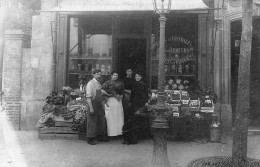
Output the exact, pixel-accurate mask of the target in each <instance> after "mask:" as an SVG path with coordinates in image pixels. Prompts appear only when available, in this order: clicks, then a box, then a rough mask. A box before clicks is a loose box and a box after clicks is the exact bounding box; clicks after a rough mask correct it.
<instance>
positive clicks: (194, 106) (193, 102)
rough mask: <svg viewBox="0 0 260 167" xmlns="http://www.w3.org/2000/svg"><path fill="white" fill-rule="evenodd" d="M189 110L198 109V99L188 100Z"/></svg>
mask: <svg viewBox="0 0 260 167" xmlns="http://www.w3.org/2000/svg"><path fill="white" fill-rule="evenodd" d="M189 105H190V110H191V111H200V101H199V100H190V102H189Z"/></svg>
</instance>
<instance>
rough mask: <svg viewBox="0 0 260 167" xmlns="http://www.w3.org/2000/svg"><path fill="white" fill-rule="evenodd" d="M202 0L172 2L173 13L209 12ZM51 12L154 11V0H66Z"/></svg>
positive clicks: (177, 0)
mask: <svg viewBox="0 0 260 167" xmlns="http://www.w3.org/2000/svg"><path fill="white" fill-rule="evenodd" d="M207 9H208V6H206V5H205V4H204V2H203V1H202V0H172V7H171V10H172V11H187V10H189V11H196V10H204V11H205V10H207ZM46 11H49V12H95V11H104V12H110V11H111V12H115V11H120V12H123V11H154V7H153V1H152V0H64V1H63V2H62V3H61V4H60V5H58V6H57V7H55V8H53V9H50V10H46Z"/></svg>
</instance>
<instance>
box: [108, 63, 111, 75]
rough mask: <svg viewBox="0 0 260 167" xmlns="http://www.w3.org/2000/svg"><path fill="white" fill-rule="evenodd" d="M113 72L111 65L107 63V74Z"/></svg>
mask: <svg viewBox="0 0 260 167" xmlns="http://www.w3.org/2000/svg"><path fill="white" fill-rule="evenodd" d="M110 73H111V65H107V74H110Z"/></svg>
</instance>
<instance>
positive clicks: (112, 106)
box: [102, 71, 125, 137]
mask: <svg viewBox="0 0 260 167" xmlns="http://www.w3.org/2000/svg"><path fill="white" fill-rule="evenodd" d="M124 91H125V88H124V84H123V82H120V81H118V72H116V71H113V72H112V73H111V78H110V79H109V80H108V81H106V82H105V83H104V84H103V85H102V93H103V95H104V96H107V97H108V99H107V105H105V113H106V121H107V135H108V136H110V137H112V136H119V135H122V127H123V124H124V111H123V105H122V99H123V97H124Z"/></svg>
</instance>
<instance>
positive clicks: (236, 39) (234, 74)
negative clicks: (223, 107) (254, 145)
mask: <svg viewBox="0 0 260 167" xmlns="http://www.w3.org/2000/svg"><path fill="white" fill-rule="evenodd" d="M259 25H260V19H253V37H252V53H251V64H250V65H251V68H250V110H249V118H250V120H251V121H250V126H257V127H260V102H259V100H260V66H259V64H260V57H259V55H260V27H259ZM241 32H242V22H241V20H239V21H235V22H232V23H231V92H232V93H231V103H232V117H233V125H234V120H235V116H236V114H235V111H236V108H235V107H236V98H237V83H238V67H239V54H240V40H241Z"/></svg>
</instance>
